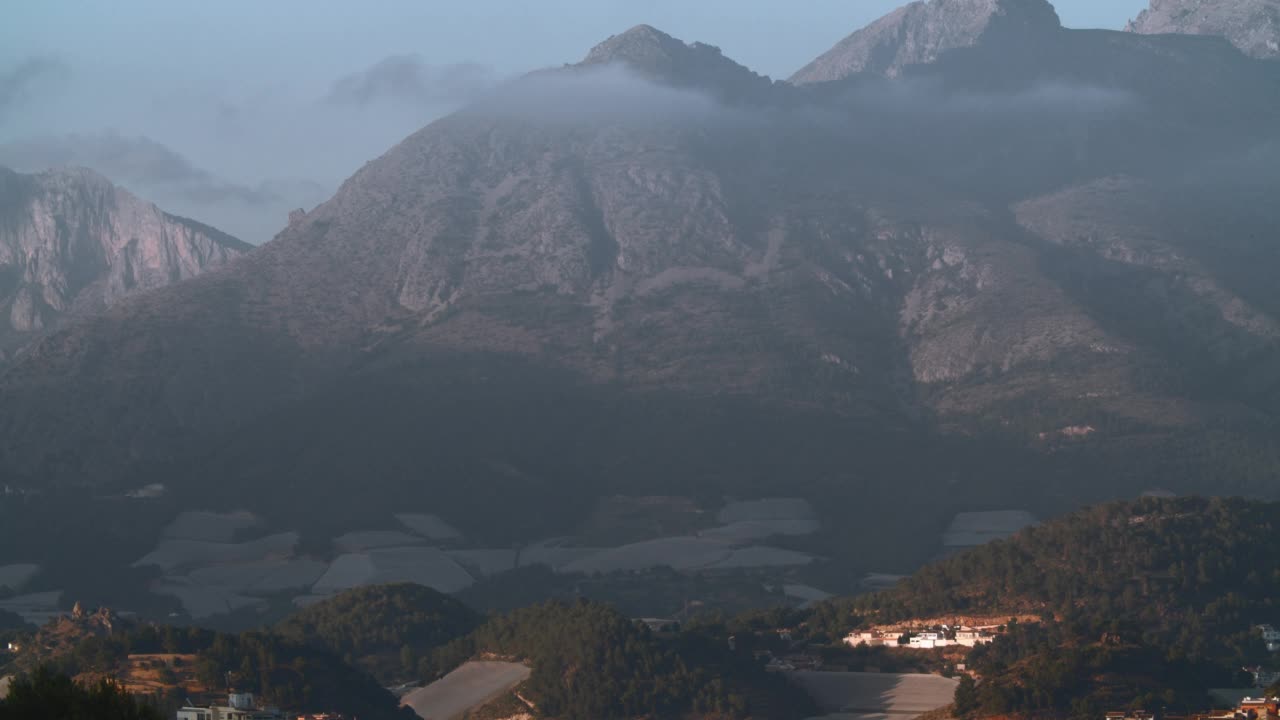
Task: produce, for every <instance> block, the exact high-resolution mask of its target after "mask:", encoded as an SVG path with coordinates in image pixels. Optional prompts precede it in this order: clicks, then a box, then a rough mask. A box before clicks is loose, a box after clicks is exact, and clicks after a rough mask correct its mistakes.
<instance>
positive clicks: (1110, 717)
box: [1105, 710, 1156, 720]
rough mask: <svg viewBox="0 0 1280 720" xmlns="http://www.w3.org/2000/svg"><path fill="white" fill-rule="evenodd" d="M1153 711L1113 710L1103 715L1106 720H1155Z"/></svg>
mask: <svg viewBox="0 0 1280 720" xmlns="http://www.w3.org/2000/svg"><path fill="white" fill-rule="evenodd" d="M1155 717H1156V716H1155V713H1152V712H1147V711H1146V710H1113V711H1111V712H1109V713H1107V714H1106V715H1105V718H1106V720H1155Z"/></svg>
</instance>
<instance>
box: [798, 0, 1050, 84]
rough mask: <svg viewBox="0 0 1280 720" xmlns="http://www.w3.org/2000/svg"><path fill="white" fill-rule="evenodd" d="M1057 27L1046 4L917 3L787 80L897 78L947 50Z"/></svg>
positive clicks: (1007, 0)
mask: <svg viewBox="0 0 1280 720" xmlns="http://www.w3.org/2000/svg"><path fill="white" fill-rule="evenodd" d="M1061 27H1062V24H1061V21H1060V20H1059V19H1058V13H1057V11H1055V10H1054V9H1053V5H1051V4H1049V2H1048V0H918V1H917V2H913V3H911V4H910V5H906V6H904V7H901V8H898V9H897V10H895V11H893V12H892V13H890V14H888V15H886V16H884V17H882V18H880V19H879V20H877V21H875V22H873V23H872V24H870V25H868V26H867V27H865V28H863V29H861V30H859V31H857V32H855V33H854V34H852V35H850V36H849V37H847V38H845V39H844V40H841V41H840V42H839V43H837V44H836V46H835V47H833V48H832V49H831V50H829V51H828V52H827V53H825V54H824V55H822V56H821V57H819V58H818V59H817V60H814V61H813V62H811V63H809V64H808V65H806V66H805V67H804V68H802V69H801V70H800V71H799V72H797V73H796V74H795V75H793V76H792V77H791V82H792V83H794V84H809V83H819V82H830V81H833V80H840V79H843V78H846V77H848V76H850V75H853V74H855V73H876V74H879V75H886V76H888V77H896V76H898V75H900V74H901V73H902V71H903V70H904V69H905V68H906V67H908V66H911V65H922V64H927V63H931V62H933V61H935V60H937V59H938V57H939V56H940V55H942V54H943V53H945V52H947V51H948V50H955V49H958V48H965V47H972V46H974V45H977V44H979V43H980V42H983V41H984V40H987V39H989V38H992V37H995V36H1001V37H1005V38H1025V37H1026V36H1027V35H1029V34H1033V33H1044V32H1054V31H1057V30H1058V29H1060V28H1061Z"/></svg>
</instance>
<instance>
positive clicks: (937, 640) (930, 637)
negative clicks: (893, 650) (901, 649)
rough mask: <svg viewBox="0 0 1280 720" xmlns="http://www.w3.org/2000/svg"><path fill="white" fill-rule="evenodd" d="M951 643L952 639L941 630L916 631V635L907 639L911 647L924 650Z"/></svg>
mask: <svg viewBox="0 0 1280 720" xmlns="http://www.w3.org/2000/svg"><path fill="white" fill-rule="evenodd" d="M950 644H951V641H950V640H948V639H947V636H946V635H943V634H942V633H940V632H922V633H916V634H915V635H912V636H911V638H910V639H909V640H907V645H908V646H909V647H913V648H919V649H923V650H931V649H933V648H940V647H946V646H948V645H950Z"/></svg>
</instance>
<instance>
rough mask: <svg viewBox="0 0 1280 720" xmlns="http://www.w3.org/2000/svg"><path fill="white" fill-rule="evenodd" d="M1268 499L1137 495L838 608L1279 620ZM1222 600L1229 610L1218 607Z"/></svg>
mask: <svg viewBox="0 0 1280 720" xmlns="http://www.w3.org/2000/svg"><path fill="white" fill-rule="evenodd" d="M1278 510H1280V504H1275V503H1263V502H1254V501H1248V500H1241V499H1224V498H1176V499H1157V498H1142V499H1140V500H1135V501H1131V502H1121V503H1113V504H1107V505H1099V506H1096V507H1092V508H1088V509H1085V510H1082V511H1079V512H1076V513H1073V514H1071V515H1068V516H1066V517H1064V518H1062V519H1060V520H1056V521H1053V522H1049V523H1046V524H1044V525H1040V526H1037V527H1032V528H1028V529H1027V530H1024V531H1023V532H1022V533H1020V534H1018V535H1017V536H1015V537H1013V538H1011V539H1009V540H1005V541H1001V542H995V543H991V544H989V545H985V546H982V547H980V548H977V549H975V550H972V551H970V552H967V553H964V554H962V555H957V556H954V557H951V558H948V559H946V560H943V561H941V562H938V563H934V564H932V565H929V566H926V567H925V568H923V569H921V570H920V571H919V572H917V573H916V574H915V575H913V576H911V577H910V578H909V579H907V580H906V581H904V582H903V583H901V584H900V585H898V586H896V587H895V588H893V589H891V590H888V591H885V592H882V593H877V594H874V595H868V596H863V597H860V598H857V599H855V600H853V601H851V602H850V603H848V607H849V608H850V609H851V610H852V611H854V612H857V613H859V614H861V615H866V616H874V617H876V618H878V619H880V620H884V621H896V620H900V619H906V618H911V617H920V616H926V615H937V614H946V613H967V612H1000V613H1006V612H1007V613H1015V612H1017V613H1026V612H1032V613H1046V614H1057V615H1060V616H1061V615H1072V614H1077V613H1081V612H1083V613H1085V614H1087V615H1094V616H1099V617H1124V618H1127V619H1131V620H1136V621H1140V622H1142V623H1143V625H1144V626H1146V627H1152V628H1158V627H1164V628H1166V629H1168V630H1171V631H1177V630H1178V629H1179V626H1180V625H1181V624H1182V623H1183V622H1184V621H1187V620H1189V619H1190V618H1193V617H1196V616H1200V615H1206V616H1208V617H1214V618H1219V619H1221V620H1224V621H1225V620H1227V619H1228V618H1235V616H1236V615H1237V614H1238V613H1239V612H1241V611H1244V610H1248V611H1250V613H1251V615H1250V616H1249V617H1243V616H1241V617H1239V618H1235V619H1237V620H1239V622H1240V623H1243V625H1241V626H1240V627H1242V628H1243V627H1246V626H1247V625H1248V624H1249V623H1260V622H1272V621H1277V620H1280V616H1277V614H1276V612H1277V611H1276V603H1275V599H1277V598H1280V555H1278V554H1277V553H1276V552H1275V550H1274V549H1275V547H1276V546H1277V541H1280V523H1277V522H1276V519H1277V518H1276V514H1277V511H1278ZM1228 606H1230V607H1231V608H1233V609H1234V610H1233V612H1231V613H1227V612H1226V609H1227V607H1228Z"/></svg>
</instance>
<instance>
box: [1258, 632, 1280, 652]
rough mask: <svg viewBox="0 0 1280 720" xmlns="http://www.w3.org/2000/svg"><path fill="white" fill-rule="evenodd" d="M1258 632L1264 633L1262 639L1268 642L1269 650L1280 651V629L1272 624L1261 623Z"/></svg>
mask: <svg viewBox="0 0 1280 720" xmlns="http://www.w3.org/2000/svg"><path fill="white" fill-rule="evenodd" d="M1258 633H1259V634H1261V635H1262V641H1263V642H1265V643H1266V644H1267V649H1268V650H1270V651H1271V652H1280V630H1276V629H1275V627H1273V626H1271V625H1259V626H1258Z"/></svg>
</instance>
